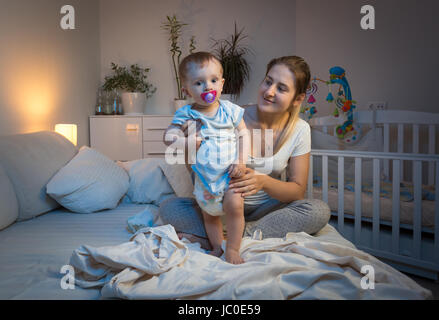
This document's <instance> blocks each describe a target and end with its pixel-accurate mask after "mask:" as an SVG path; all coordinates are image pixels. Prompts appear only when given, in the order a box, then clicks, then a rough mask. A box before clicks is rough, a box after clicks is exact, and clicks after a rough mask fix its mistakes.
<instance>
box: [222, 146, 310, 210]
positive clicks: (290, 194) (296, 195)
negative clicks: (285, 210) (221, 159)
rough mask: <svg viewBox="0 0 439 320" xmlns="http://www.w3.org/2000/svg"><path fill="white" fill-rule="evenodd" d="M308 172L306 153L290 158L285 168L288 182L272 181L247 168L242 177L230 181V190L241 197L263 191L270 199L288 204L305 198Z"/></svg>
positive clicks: (307, 155)
mask: <svg viewBox="0 0 439 320" xmlns="http://www.w3.org/2000/svg"><path fill="white" fill-rule="evenodd" d="M308 170H309V153H306V154H304V155H301V156H296V157H291V158H290V161H289V163H288V166H287V174H288V180H289V181H287V182H285V181H281V180H278V179H274V178H272V177H270V176H269V175H265V174H258V173H255V171H254V170H253V169H250V168H247V169H246V174H245V175H244V176H243V177H241V178H236V179H232V180H231V184H230V188H232V189H235V192H239V193H242V196H243V197H246V196H248V195H252V194H255V193H256V192H258V191H259V190H261V189H263V190H264V191H265V192H266V193H268V194H269V195H270V196H271V197H272V198H274V199H277V200H279V201H281V202H285V203H289V202H292V201H295V200H301V199H303V198H304V197H305V192H306V183H307V180H308Z"/></svg>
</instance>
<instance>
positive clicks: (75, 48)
mask: <svg viewBox="0 0 439 320" xmlns="http://www.w3.org/2000/svg"><path fill="white" fill-rule="evenodd" d="M65 4H70V5H73V7H74V8H75V13H76V15H75V18H76V19H75V22H76V29H75V30H67V31H66V30H63V29H61V28H60V20H61V17H62V15H61V14H60V9H61V7H62V6H63V5H65ZM0 8H1V10H0V46H1V48H0V70H1V71H0V135H7V134H15V133H26V132H33V131H40V130H53V129H54V126H55V124H56V123H76V124H77V125H78V146H81V145H86V144H89V128H88V127H89V125H88V116H89V115H90V114H92V113H93V111H94V104H95V99H96V90H97V87H98V85H99V74H100V62H99V61H100V56H99V52H100V51H99V11H98V10H99V3H98V0H72V1H68V2H66V1H64V0H38V1H33V0H27V1H24V0H14V1H11V0H1V1H0Z"/></svg>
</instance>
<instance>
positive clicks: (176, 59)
mask: <svg viewBox="0 0 439 320" xmlns="http://www.w3.org/2000/svg"><path fill="white" fill-rule="evenodd" d="M184 26H187V24H186V23H183V22H181V21H179V20H178V19H177V17H176V15H175V14H174V15H173V16H172V17H170V16H166V21H165V22H163V23H162V26H161V28H162V29H164V30H166V31H167V32H168V33H169V42H170V49H169V51H170V52H171V58H172V66H173V68H174V75H175V81H176V83H177V90H178V93H177V97H178V99H185V96H184V94H183V92H182V90H181V79H180V75H179V74H178V66H179V65H180V58H181V55H182V50H181V47H180V45H179V39H180V37H181V33H182V28H183V27H184ZM189 48H190V50H189V52H190V53H193V52H194V51H195V49H196V48H195V37H194V36H192V37H191V39H190V44H189Z"/></svg>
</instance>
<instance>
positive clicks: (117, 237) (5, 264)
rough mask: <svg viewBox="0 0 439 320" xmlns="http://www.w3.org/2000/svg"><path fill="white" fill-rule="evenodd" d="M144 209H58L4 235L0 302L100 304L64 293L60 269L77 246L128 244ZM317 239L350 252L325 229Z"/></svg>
mask: <svg viewBox="0 0 439 320" xmlns="http://www.w3.org/2000/svg"><path fill="white" fill-rule="evenodd" d="M145 207H146V205H136V204H129V203H122V204H120V205H119V206H118V207H117V208H116V209H113V210H105V211H101V212H97V213H93V214H77V213H71V212H70V211H68V210H66V209H59V210H54V211H51V212H49V213H47V214H44V215H42V216H39V217H37V218H34V219H31V220H28V221H23V222H18V223H14V224H13V225H12V226H10V227H8V228H6V229H5V230H2V231H1V232H0V261H1V263H0V299H100V291H99V289H97V288H89V289H82V288H80V287H78V286H76V287H75V288H74V289H62V287H61V280H62V279H63V277H65V276H66V274H64V273H61V268H62V267H63V266H64V265H67V264H68V262H69V260H70V257H71V255H72V253H73V251H74V250H75V249H77V248H78V247H80V246H81V245H89V246H93V247H102V246H115V245H118V244H121V243H123V242H127V241H129V239H130V237H131V236H132V234H131V233H130V232H129V231H128V230H127V219H128V218H129V217H131V216H134V215H136V214H137V213H140V212H142V211H143V210H144V209H145ZM315 236H316V237H317V238H318V239H321V240H323V241H328V242H334V243H339V244H343V245H349V246H352V247H354V246H353V245H352V243H350V242H349V241H348V240H346V239H344V238H343V237H342V236H341V235H340V234H339V233H338V232H337V231H336V230H335V229H334V228H333V227H332V226H330V225H329V224H328V225H327V226H326V227H324V228H323V229H322V230H321V231H320V232H319V233H318V234H316V235H315Z"/></svg>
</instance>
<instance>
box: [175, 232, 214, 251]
mask: <svg viewBox="0 0 439 320" xmlns="http://www.w3.org/2000/svg"><path fill="white" fill-rule="evenodd" d="M177 236H178V239H180V240H181V239H183V238H186V239H188V240H189V241H190V242H192V243H193V242H198V243H199V244H200V246H201V248H203V249H205V250H210V249H211V248H212V246H211V245H210V242H209V240H208V239H206V238H202V237H198V236H195V235H193V234H190V233H183V232H178V233H177Z"/></svg>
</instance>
